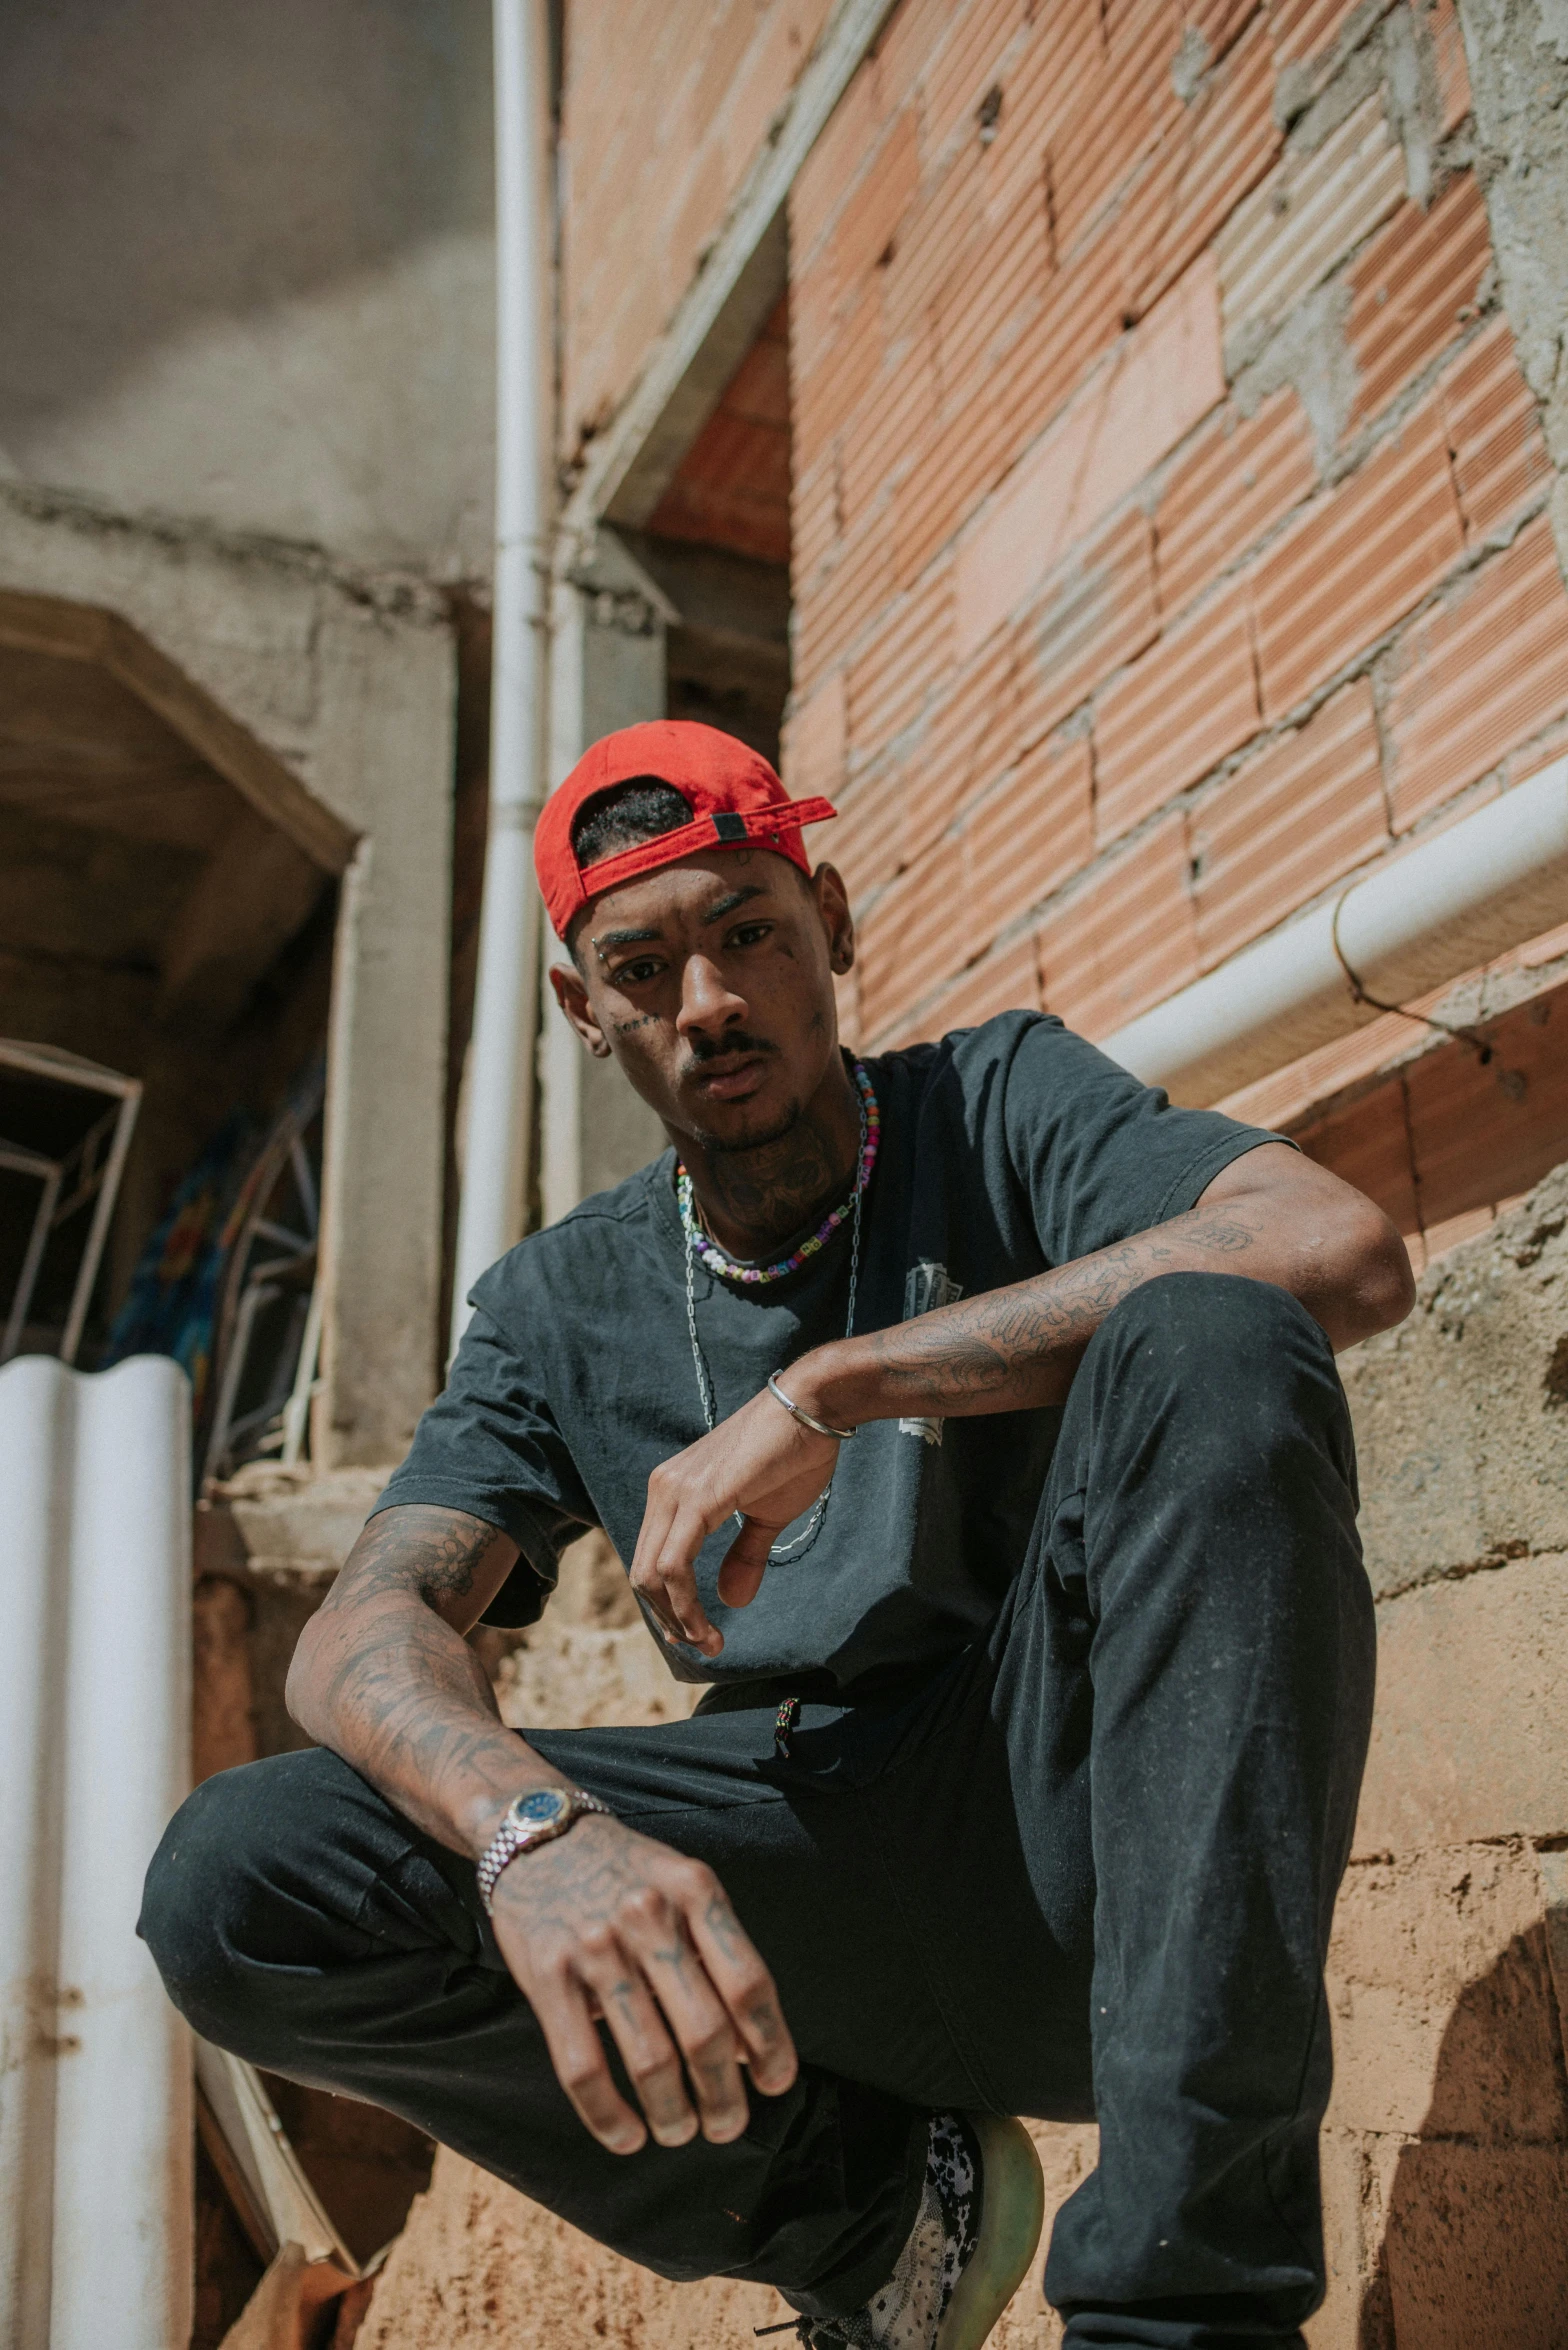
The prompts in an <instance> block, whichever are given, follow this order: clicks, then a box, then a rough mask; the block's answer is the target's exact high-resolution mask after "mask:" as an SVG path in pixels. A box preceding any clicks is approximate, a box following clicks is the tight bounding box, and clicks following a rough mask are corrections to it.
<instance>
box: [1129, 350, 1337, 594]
mask: <svg viewBox="0 0 1568 2350" xmlns="http://www.w3.org/2000/svg"><path fill="white" fill-rule="evenodd" d="M1316 483H1317V460H1316V457H1315V455H1314V452H1313V445H1312V427H1311V425H1310V424H1309V423H1308V421H1307V412H1306V410H1305V409H1304V408H1303V407H1302V405H1301V402H1300V401H1299V400H1298V399H1297V397H1296V395H1295V393H1294V392H1293V391H1291V390H1290V389H1288V388H1287V389H1286V390H1284V391H1280V392H1275V393H1274V394H1273V395H1272V396H1271V397H1270V398H1269V399H1267V400H1265V401H1264V402H1263V403H1262V405H1261V407H1260V408H1259V409H1258V411H1257V413H1256V415H1254V416H1243V415H1242V414H1241V413H1240V411H1239V410H1238V409H1236V408H1234V407H1228V408H1226V409H1224V410H1223V411H1222V412H1221V414H1220V415H1218V416H1217V417H1216V418H1215V419H1214V421H1213V423H1212V424H1210V425H1209V426H1208V427H1206V429H1205V430H1204V432H1203V433H1202V434H1201V435H1200V436H1199V438H1198V440H1197V441H1196V442H1195V444H1194V446H1193V447H1192V449H1191V450H1190V451H1189V453H1188V455H1187V456H1186V457H1184V458H1183V459H1182V461H1181V462H1180V464H1179V465H1178V466H1177V467H1176V469H1175V471H1174V472H1173V473H1172V474H1171V475H1170V477H1169V479H1168V480H1167V482H1166V485H1165V492H1164V495H1163V496H1162V498H1161V499H1160V503H1159V505H1158V507H1157V508H1156V509H1155V516H1154V538H1155V552H1156V558H1157V561H1158V565H1159V581H1160V602H1161V605H1162V607H1163V608H1164V610H1165V611H1166V612H1167V613H1170V612H1176V611H1179V610H1180V609H1181V607H1182V605H1183V604H1185V603H1187V602H1188V601H1189V600H1190V599H1191V598H1192V597H1193V596H1195V595H1196V594H1197V593H1198V591H1199V589H1200V588H1204V587H1207V586H1208V584H1209V582H1210V581H1211V580H1214V579H1217V578H1218V577H1219V574H1220V573H1221V572H1222V571H1225V570H1228V569H1229V567H1230V566H1231V564H1233V563H1235V562H1237V561H1238V560H1239V558H1240V557H1241V556H1242V555H1244V554H1245V553H1246V552H1247V550H1248V549H1249V548H1250V547H1253V546H1255V545H1256V544H1257V542H1258V540H1259V539H1260V538H1262V537H1263V535H1264V533H1265V532H1266V531H1269V530H1271V529H1272V528H1273V526H1274V524H1275V523H1276V522H1278V521H1280V520H1281V518H1282V517H1283V516H1284V515H1286V514H1288V513H1289V512H1290V509H1291V508H1292V507H1293V506H1299V505H1300V503H1301V501H1302V499H1303V498H1306V497H1310V495H1311V493H1312V491H1313V489H1314V487H1315V486H1316Z"/></svg>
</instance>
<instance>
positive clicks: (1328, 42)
mask: <svg viewBox="0 0 1568 2350" xmlns="http://www.w3.org/2000/svg"><path fill="white" fill-rule="evenodd" d="M1359 5H1360V0H1273V5H1272V6H1271V7H1270V10H1269V20H1270V23H1271V24H1272V26H1273V30H1274V54H1275V57H1276V58H1277V59H1278V61H1279V63H1280V64H1281V65H1294V64H1300V63H1305V61H1306V60H1307V59H1308V58H1311V57H1323V56H1326V55H1327V54H1328V53H1329V52H1330V51H1331V50H1332V49H1333V47H1334V45H1335V43H1336V42H1337V40H1338V39H1339V36H1340V33H1341V32H1342V31H1343V29H1344V26H1345V22H1346V19H1347V18H1348V17H1350V16H1352V15H1353V14H1354V13H1355V10H1356V9H1357V7H1358V6H1359Z"/></svg>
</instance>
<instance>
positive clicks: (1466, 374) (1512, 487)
mask: <svg viewBox="0 0 1568 2350" xmlns="http://www.w3.org/2000/svg"><path fill="white" fill-rule="evenodd" d="M1441 398H1442V404H1443V419H1444V422H1445V424H1446V426H1447V429H1448V446H1449V449H1450V451H1451V452H1452V456H1453V466H1454V481H1455V483H1456V485H1457V487H1458V491H1459V506H1460V511H1461V512H1462V514H1463V515H1464V518H1465V535H1466V536H1467V537H1468V538H1469V539H1471V540H1472V541H1474V540H1476V539H1484V538H1485V537H1486V535H1487V533H1488V531H1492V530H1495V529H1496V528H1497V526H1498V524H1499V523H1500V522H1506V521H1507V520H1508V519H1509V517H1510V516H1511V515H1514V514H1517V512H1518V511H1519V509H1520V507H1521V506H1524V505H1528V503H1529V501H1530V500H1531V499H1532V498H1534V497H1536V496H1538V495H1539V494H1540V492H1541V491H1542V490H1543V489H1544V488H1545V487H1546V485H1547V483H1548V482H1549V481H1550V479H1551V474H1552V461H1551V459H1550V458H1549V457H1548V455H1547V453H1546V443H1545V441H1544V440H1543V439H1542V438H1541V420H1540V411H1539V409H1538V408H1537V406H1536V401H1535V394H1534V393H1533V392H1532V391H1531V389H1530V387H1529V385H1528V384H1527V383H1526V382H1525V380H1524V377H1523V376H1522V375H1521V374H1520V372H1519V362H1518V359H1517V357H1516V356H1515V352H1514V337H1513V329H1512V327H1511V326H1510V325H1509V323H1508V321H1507V319H1506V318H1499V319H1497V320H1496V321H1495V322H1494V323H1493V324H1492V325H1491V326H1489V327H1488V328H1487V330H1486V332H1485V333H1484V334H1482V335H1478V336H1477V337H1476V340H1475V341H1474V342H1473V343H1472V344H1471V345H1470V348H1469V350H1468V351H1466V352H1465V353H1464V356H1463V357H1462V358H1461V359H1460V360H1459V361H1458V363H1457V365H1455V366H1453V367H1451V368H1450V369H1449V371H1448V373H1447V374H1446V375H1445V376H1444V378H1443V381H1442V386H1441Z"/></svg>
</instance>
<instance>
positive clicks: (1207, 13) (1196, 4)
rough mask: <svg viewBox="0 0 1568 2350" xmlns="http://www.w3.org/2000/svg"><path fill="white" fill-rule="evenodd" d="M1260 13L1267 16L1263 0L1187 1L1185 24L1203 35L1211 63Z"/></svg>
mask: <svg viewBox="0 0 1568 2350" xmlns="http://www.w3.org/2000/svg"><path fill="white" fill-rule="evenodd" d="M1259 16H1265V11H1264V10H1263V8H1262V7H1261V5H1260V0H1185V4H1184V6H1183V9H1182V21H1183V23H1184V24H1185V26H1186V27H1187V29H1188V30H1189V31H1192V32H1195V33H1198V34H1200V35H1201V36H1202V38H1203V41H1204V43H1205V45H1206V47H1207V49H1208V52H1209V62H1210V64H1211V65H1212V64H1213V63H1214V62H1215V60H1216V59H1218V58H1221V57H1223V56H1224V55H1225V52H1226V50H1227V49H1229V48H1230V46H1231V44H1232V43H1233V42H1234V41H1235V40H1237V39H1238V37H1239V36H1240V35H1241V34H1242V33H1244V32H1245V31H1246V29H1247V27H1248V25H1249V24H1251V23H1252V22H1253V20H1254V19H1255V18H1257V17H1259ZM1265 21H1266V17H1265Z"/></svg>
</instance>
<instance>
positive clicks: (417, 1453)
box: [372, 1305, 599, 1625]
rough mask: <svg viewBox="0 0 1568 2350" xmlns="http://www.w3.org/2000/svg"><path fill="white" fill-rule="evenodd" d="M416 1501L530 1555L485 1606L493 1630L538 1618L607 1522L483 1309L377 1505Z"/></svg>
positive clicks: (397, 1505) (505, 1341)
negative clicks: (564, 1568)
mask: <svg viewBox="0 0 1568 2350" xmlns="http://www.w3.org/2000/svg"><path fill="white" fill-rule="evenodd" d="M408 1502H424V1503H428V1504H432V1505H433V1506H435V1507H436V1508H438V1509H449V1510H466V1511H467V1513H468V1515H469V1516H470V1517H473V1518H482V1519H483V1520H484V1521H485V1522H486V1524H487V1525H491V1526H499V1527H500V1528H501V1530H502V1532H503V1533H506V1534H510V1536H511V1537H512V1540H513V1541H514V1542H515V1543H516V1544H517V1547H518V1550H519V1551H520V1552H521V1554H522V1555H521V1557H520V1558H519V1560H518V1562H517V1565H516V1566H515V1567H514V1569H513V1570H512V1573H511V1574H510V1575H509V1576H508V1577H507V1579H506V1581H505V1583H504V1584H503V1585H502V1586H501V1589H500V1590H499V1591H498V1592H497V1594H496V1596H495V1598H494V1599H493V1600H492V1601H491V1603H490V1605H489V1607H488V1608H487V1609H486V1610H485V1616H484V1620H485V1622H486V1623H487V1624H504V1625H519V1624H532V1623H535V1622H537V1620H538V1617H539V1614H540V1611H541V1609H542V1608H543V1606H544V1603H545V1600H546V1598H547V1597H548V1595H549V1593H550V1592H551V1591H553V1590H554V1588H555V1578H556V1568H557V1565H558V1563H559V1560H560V1555H561V1552H562V1551H563V1550H564V1549H565V1547H566V1545H567V1544H568V1543H569V1542H572V1541H574V1540H575V1539H576V1537H577V1536H578V1535H579V1534H581V1533H583V1532H584V1531H585V1529H586V1528H588V1527H589V1526H596V1525H597V1524H598V1522H599V1521H598V1517H597V1515H596V1513H595V1511H594V1508H593V1505H592V1503H591V1502H590V1501H589V1499H588V1496H587V1493H586V1492H585V1491H584V1488H583V1484H582V1480H581V1478H580V1477H579V1476H578V1474H577V1470H576V1467H575V1465H574V1463H573V1460H572V1456H571V1454H570V1453H569V1452H568V1450H567V1448H566V1444H565V1441H564V1439H563V1438H562V1436H561V1433H560V1430H559V1429H558V1428H557V1427H556V1426H555V1423H554V1421H553V1420H552V1419H551V1417H550V1414H549V1411H548V1409H547V1408H546V1406H545V1403H544V1401H543V1399H542V1398H541V1397H540V1396H539V1395H538V1394H536V1393H535V1392H533V1390H532V1388H531V1387H530V1383H529V1380H528V1377H527V1371H526V1367H525V1365H524V1364H523V1362H522V1361H521V1359H520V1357H519V1355H518V1352H517V1350H516V1348H515V1347H514V1346H513V1344H512V1342H511V1341H510V1339H509V1338H508V1337H507V1335H506V1333H505V1331H504V1330H503V1329H502V1328H501V1327H500V1325H499V1323H498V1322H496V1320H495V1319H494V1318H493V1316H491V1315H490V1314H489V1313H487V1312H486V1311H485V1309H484V1307H483V1306H482V1305H479V1306H476V1307H475V1309H474V1315H473V1319H472V1321H471V1322H470V1323H469V1325H468V1328H467V1330H466V1331H465V1332H464V1334H463V1339H462V1342H461V1344H460V1345H459V1347H458V1350H457V1355H456V1357H455V1359H454V1361H453V1364H452V1370H451V1375H450V1377H449V1378H448V1380H447V1383H446V1386H445V1387H444V1388H443V1390H442V1392H441V1393H440V1395H438V1396H437V1397H436V1400H435V1402H434V1403H433V1404H432V1405H431V1406H430V1408H429V1410H428V1411H427V1412H426V1413H425V1414H424V1416H423V1417H422V1419H421V1420H420V1423H419V1426H418V1427H417V1428H416V1429H415V1431H414V1441H413V1444H412V1445H411V1446H410V1448H409V1453H408V1457H407V1459H406V1460H405V1461H404V1463H403V1465H402V1467H401V1468H400V1469H398V1470H396V1471H395V1472H394V1474H393V1476H392V1478H391V1481H390V1482H389V1483H388V1485H387V1487H386V1489H385V1491H384V1492H383V1493H382V1495H381V1498H380V1500H379V1501H378V1502H377V1503H376V1509H377V1510H390V1509H398V1508H401V1507H402V1506H403V1505H404V1504H405V1503H408ZM374 1514H375V1513H374V1512H372V1515H374Z"/></svg>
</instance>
